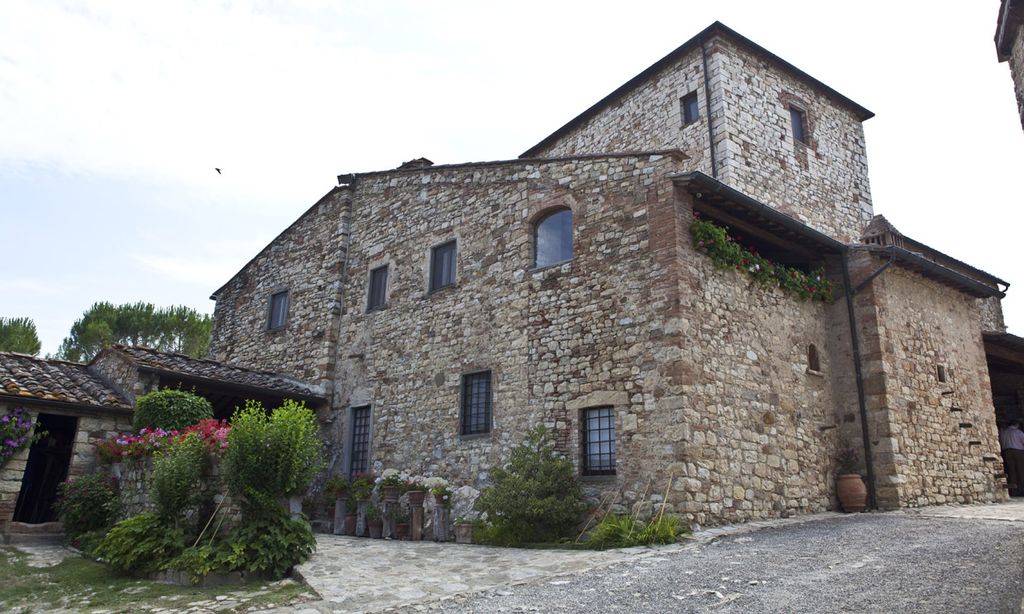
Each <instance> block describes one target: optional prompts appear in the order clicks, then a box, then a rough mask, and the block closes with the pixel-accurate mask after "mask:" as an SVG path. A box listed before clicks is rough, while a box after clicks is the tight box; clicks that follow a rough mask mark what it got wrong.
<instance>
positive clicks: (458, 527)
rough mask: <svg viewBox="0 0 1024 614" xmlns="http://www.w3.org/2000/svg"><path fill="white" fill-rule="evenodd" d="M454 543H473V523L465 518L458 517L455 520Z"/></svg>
mask: <svg viewBox="0 0 1024 614" xmlns="http://www.w3.org/2000/svg"><path fill="white" fill-rule="evenodd" d="M455 543H456V544H472V543H473V521H472V520H470V519H469V518H466V517H465V516H459V517H458V518H456V519H455Z"/></svg>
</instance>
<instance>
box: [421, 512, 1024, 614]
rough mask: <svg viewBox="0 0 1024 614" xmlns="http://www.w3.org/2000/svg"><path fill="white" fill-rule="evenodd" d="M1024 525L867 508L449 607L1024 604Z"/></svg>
mask: <svg viewBox="0 0 1024 614" xmlns="http://www.w3.org/2000/svg"><path fill="white" fill-rule="evenodd" d="M1022 595H1024V524H1022V523H1020V522H1004V521H995V520H981V519H958V518H934V517H925V516H919V515H916V514H913V513H890V514H862V515H859V516H857V517H843V518H830V519H824V520H816V521H811V522H806V523H803V524H796V525H791V526H783V527H779V528H771V529H764V530H760V531H756V532H752V533H747V534H743V535H736V536H732V537H725V538H721V539H718V540H716V541H713V542H710V543H706V544H702V545H698V546H695V547H693V548H687V549H684V550H680V551H675V552H666V553H664V554H663V555H656V556H653V557H645V558H640V559H636V560H632V561H629V562H625V563H619V564H615V565H613V566H611V567H605V568H602V569H597V570H594V571H590V572H587V573H585V574H582V575H579V576H574V577H566V578H559V579H555V580H548V581H545V582H543V583H540V584H533V585H524V586H516V587H508V588H504V589H500V590H490V591H487V592H483V593H478V594H475V595H471V596H466V597H459V598H456V599H454V600H447V601H444V602H440V603H434V604H431V605H429V606H426V607H424V606H420V607H419V608H417V609H428V610H431V611H444V612H474V613H476V612H585V613H587V614H595V613H598V612H659V613H660V612H716V613H717V612H732V613H740V612H742V613H744V614H747V613H755V612H899V613H900V614H909V613H911V612H928V613H930V614H931V613H941V612H957V613H960V612H985V613H988V612H1018V611H1019V606H1020V603H1021V597H1022Z"/></svg>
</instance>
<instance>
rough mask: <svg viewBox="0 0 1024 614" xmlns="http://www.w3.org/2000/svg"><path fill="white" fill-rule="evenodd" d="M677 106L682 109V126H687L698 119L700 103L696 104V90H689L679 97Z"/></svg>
mask: <svg viewBox="0 0 1024 614" xmlns="http://www.w3.org/2000/svg"><path fill="white" fill-rule="evenodd" d="M679 106H680V108H681V110H682V115H683V125H684V126H689V125H690V124H692V123H693V122H695V121H697V120H698V119H700V105H699V104H697V92H690V93H689V94H687V95H685V96H683V97H682V98H680V99H679Z"/></svg>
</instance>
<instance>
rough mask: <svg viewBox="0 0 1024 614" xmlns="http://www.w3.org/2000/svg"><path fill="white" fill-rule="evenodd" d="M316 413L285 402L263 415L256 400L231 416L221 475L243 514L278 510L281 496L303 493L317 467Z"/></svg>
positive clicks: (319, 449) (319, 444)
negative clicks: (238, 502)
mask: <svg viewBox="0 0 1024 614" xmlns="http://www.w3.org/2000/svg"><path fill="white" fill-rule="evenodd" d="M322 458H323V442H322V441H321V440H320V430H319V427H318V426H317V422H316V415H315V414H314V413H313V412H312V411H310V410H309V409H307V408H306V406H305V405H304V404H302V403H296V402H294V401H285V402H284V403H283V404H282V405H281V407H278V408H277V409H275V410H274V411H273V413H272V414H270V415H269V416H268V415H267V412H266V411H265V410H264V409H263V406H262V405H261V404H260V403H258V402H256V401H246V403H245V408H244V409H241V410H239V411H237V412H235V415H234V416H233V417H232V418H231V434H230V435H228V449H227V452H226V454H225V455H224V476H225V480H226V482H227V484H228V488H229V490H230V491H231V493H232V494H233V495H235V496H237V497H240V499H241V500H242V501H243V502H244V503H245V504H246V509H245V510H243V511H244V512H245V513H246V514H248V515H254V514H259V513H262V512H263V511H266V510H270V509H273V508H277V507H279V505H278V500H279V499H280V498H282V497H287V496H291V495H297V494H299V493H302V492H304V491H305V490H306V488H307V487H308V486H309V483H310V482H311V481H312V480H313V477H314V476H315V475H316V474H317V472H318V471H320V469H321V467H322V466H323V461H322Z"/></svg>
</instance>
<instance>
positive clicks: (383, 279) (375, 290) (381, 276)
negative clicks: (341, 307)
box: [366, 265, 388, 311]
mask: <svg viewBox="0 0 1024 614" xmlns="http://www.w3.org/2000/svg"><path fill="white" fill-rule="evenodd" d="M387 289H388V267H387V265H384V266H382V267H377V268H376V269H373V270H372V271H370V296H369V297H368V299H367V301H366V310H367V311H374V310H375V309H383V308H384V306H385V304H386V301H387Z"/></svg>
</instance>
